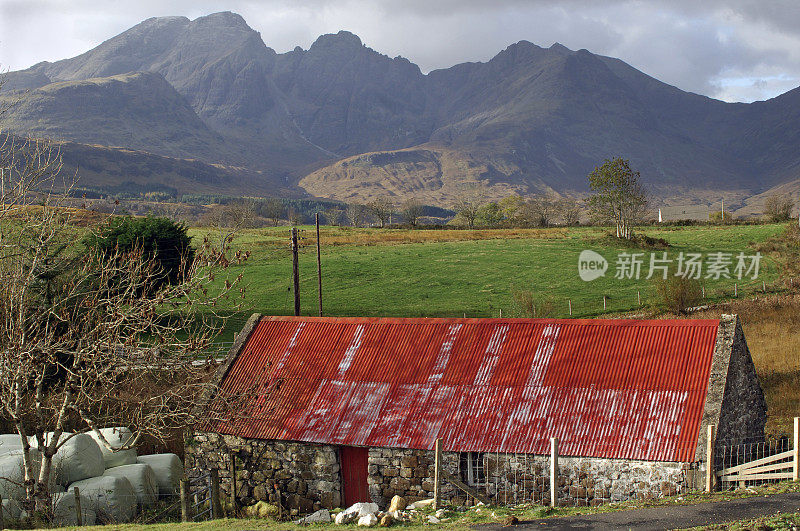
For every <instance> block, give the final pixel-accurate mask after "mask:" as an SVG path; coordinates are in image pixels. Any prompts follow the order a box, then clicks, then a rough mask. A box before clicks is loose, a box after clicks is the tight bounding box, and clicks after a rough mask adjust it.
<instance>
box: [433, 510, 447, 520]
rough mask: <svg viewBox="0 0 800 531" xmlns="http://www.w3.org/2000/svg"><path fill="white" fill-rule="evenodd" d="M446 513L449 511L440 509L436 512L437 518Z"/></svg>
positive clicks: (442, 516)
mask: <svg viewBox="0 0 800 531" xmlns="http://www.w3.org/2000/svg"><path fill="white" fill-rule="evenodd" d="M445 513H447V511H445V510H444V509H439V510H438V511H436V513H435V514H436V518H444V515H445Z"/></svg>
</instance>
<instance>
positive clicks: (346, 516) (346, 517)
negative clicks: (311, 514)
mask: <svg viewBox="0 0 800 531" xmlns="http://www.w3.org/2000/svg"><path fill="white" fill-rule="evenodd" d="M356 518H358V513H346V512H344V511H342V512H340V513H339V514H337V515H336V518H335V519H334V522H336V523H337V524H339V525H343V524H349V523H350V522H353V521H355V519H356Z"/></svg>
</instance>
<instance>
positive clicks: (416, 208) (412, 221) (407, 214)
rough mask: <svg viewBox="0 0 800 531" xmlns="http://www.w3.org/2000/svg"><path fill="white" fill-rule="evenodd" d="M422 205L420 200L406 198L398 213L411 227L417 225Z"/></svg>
mask: <svg viewBox="0 0 800 531" xmlns="http://www.w3.org/2000/svg"><path fill="white" fill-rule="evenodd" d="M422 211H423V206H422V203H420V201H419V200H418V199H417V198H415V197H412V198H411V199H407V200H406V201H405V202H404V203H403V206H402V208H401V209H400V215H402V216H403V219H404V220H405V222H406V223H408V224H409V225H411V226H412V227H416V226H417V222H418V221H419V218H421V217H422Z"/></svg>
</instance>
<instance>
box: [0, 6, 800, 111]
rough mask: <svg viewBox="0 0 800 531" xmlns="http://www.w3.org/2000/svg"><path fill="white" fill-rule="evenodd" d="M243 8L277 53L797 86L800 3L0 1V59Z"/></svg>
mask: <svg viewBox="0 0 800 531" xmlns="http://www.w3.org/2000/svg"><path fill="white" fill-rule="evenodd" d="M220 10H230V11H235V12H237V13H240V14H241V15H242V16H243V17H244V18H245V19H246V20H247V21H248V23H249V24H250V26H252V27H253V28H254V29H256V30H258V31H260V32H261V34H262V37H263V39H264V41H265V43H266V44H267V45H268V46H270V47H272V48H274V49H276V50H277V51H279V52H281V51H287V50H290V49H292V48H294V46H296V45H300V46H303V47H304V48H307V47H308V46H310V44H311V43H312V42H313V41H314V39H315V38H316V37H317V36H318V35H320V34H322V33H329V32H335V31H338V30H340V29H348V30H350V31H352V32H354V33H356V34H358V35H359V36H360V37H361V38H362V40H363V41H364V42H365V43H366V44H367V45H368V46H370V47H372V48H374V49H375V50H377V51H380V52H382V53H386V54H387V55H390V56H395V55H402V56H404V57H407V58H409V59H410V60H412V61H414V62H415V63H417V64H419V65H420V67H421V68H422V69H423V71H429V70H432V69H435V68H442V67H447V66H451V65H452V64H455V63H458V62H463V61H477V60H480V61H485V60H488V59H489V58H491V57H492V56H493V55H495V54H496V53H497V52H499V51H500V50H502V49H503V48H505V47H507V46H508V45H509V44H511V43H513V42H516V41H519V40H523V39H524V40H529V41H531V42H533V43H535V44H539V45H540V46H549V45H550V44H552V43H553V42H561V43H562V44H564V45H566V46H567V47H569V48H572V49H580V48H586V49H589V50H591V51H593V52H595V53H600V54H604V55H610V56H614V57H619V58H621V59H623V60H625V61H627V62H629V63H630V64H632V65H633V66H635V67H636V68H639V69H641V70H642V71H644V72H646V73H648V74H650V75H652V76H654V77H656V78H658V79H660V80H662V81H665V82H667V83H670V84H673V85H676V86H678V87H680V88H682V89H684V90H690V91H693V92H698V93H702V94H706V95H709V96H712V97H719V98H723V99H726V100H731V101H752V100H755V99H764V98H767V97H772V96H775V95H777V94H780V93H782V92H784V91H786V90H789V89H791V88H793V87H795V86H797V85H800V2H798V0H770V1H769V2H764V1H763V0H761V1H755V0H728V1H722V0H701V1H698V0H691V1H689V0H651V1H643V0H616V1H614V0H612V1H606V2H602V5H600V3H599V2H597V1H595V0H378V1H367V0H304V1H303V2H297V1H296V0H214V1H211V0H171V1H170V2H163V1H162V0H159V1H156V0H138V1H136V2H129V1H122V0H107V1H105V2H101V3H98V2H97V1H96V0H0V64H1V65H3V67H5V68H12V69H18V68H24V67H27V66H30V65H31V64H33V63H35V62H38V61H40V60H45V59H46V60H55V59H59V58H62V57H69V56H73V55H77V54H78V53H81V52H83V51H86V50H87V49H89V48H91V47H93V46H96V45H97V44H99V43H100V42H102V41H103V40H104V39H107V38H109V37H111V36H113V35H115V34H117V33H119V32H121V31H124V30H125V29H126V28H128V27H130V26H132V25H134V24H136V23H137V22H139V21H140V20H142V19H144V18H147V17H151V16H162V15H185V16H188V17H190V18H195V17H197V16H201V15H203V14H207V13H211V12H215V11H220Z"/></svg>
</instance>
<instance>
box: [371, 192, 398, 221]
mask: <svg viewBox="0 0 800 531" xmlns="http://www.w3.org/2000/svg"><path fill="white" fill-rule="evenodd" d="M367 208H369V211H370V212H371V213H372V215H373V216H375V218H376V219H377V220H378V222H379V223H380V224H381V228H383V227H385V226H386V222H387V221H389V218H391V217H392V214H394V203H392V201H391V200H390V199H389V198H387V197H379V198H377V199H373V200H372V201H370V202H369V203H368V204H367Z"/></svg>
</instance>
